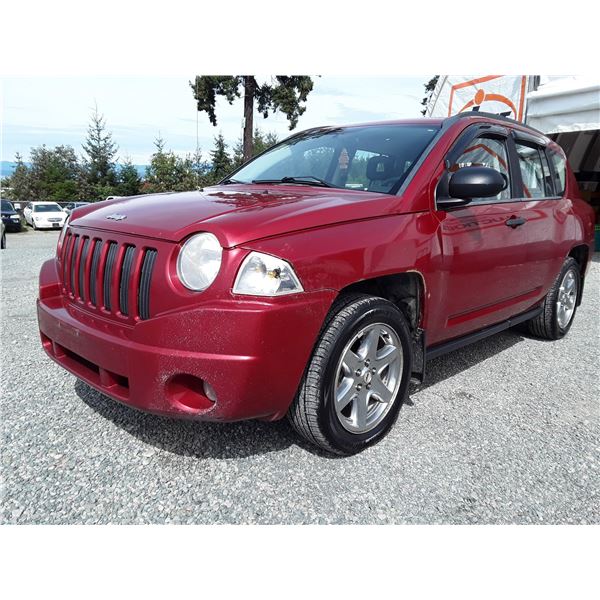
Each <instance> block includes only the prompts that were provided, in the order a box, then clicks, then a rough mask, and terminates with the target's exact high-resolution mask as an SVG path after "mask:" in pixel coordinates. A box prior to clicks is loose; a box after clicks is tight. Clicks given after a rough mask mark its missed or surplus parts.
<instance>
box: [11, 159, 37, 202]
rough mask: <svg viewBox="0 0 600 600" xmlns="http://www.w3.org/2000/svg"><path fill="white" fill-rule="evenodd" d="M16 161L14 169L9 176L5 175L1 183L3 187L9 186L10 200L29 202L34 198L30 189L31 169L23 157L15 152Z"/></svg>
mask: <svg viewBox="0 0 600 600" xmlns="http://www.w3.org/2000/svg"><path fill="white" fill-rule="evenodd" d="M15 162H16V163H17V165H16V167H15V170H14V171H13V172H12V175H11V176H10V177H7V178H6V180H5V182H4V183H3V187H9V188H11V189H10V198H11V200H16V201H17V202H29V201H30V200H34V199H35V198H34V196H33V189H32V178H31V171H30V169H28V168H27V165H25V163H24V162H23V157H22V156H21V155H20V154H19V153H18V152H17V154H16V155H15Z"/></svg>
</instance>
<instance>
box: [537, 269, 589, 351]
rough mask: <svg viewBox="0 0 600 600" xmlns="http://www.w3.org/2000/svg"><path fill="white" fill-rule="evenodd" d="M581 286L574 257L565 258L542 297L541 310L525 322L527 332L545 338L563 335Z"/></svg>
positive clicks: (555, 337) (569, 324)
mask: <svg viewBox="0 0 600 600" xmlns="http://www.w3.org/2000/svg"><path fill="white" fill-rule="evenodd" d="M580 287H581V273H580V271H579V265H578V264H577V261H576V260H575V259H574V258H567V260H566V261H565V262H564V263H563V266H562V268H561V270H560V273H559V274H558V277H557V278H556V280H555V282H554V284H553V285H552V287H551V288H550V290H549V292H548V293H547V294H546V297H545V298H544V303H543V305H542V308H543V310H542V312H541V313H540V314H539V315H538V316H537V317H535V318H533V319H531V321H528V322H527V326H528V328H529V332H530V333H532V334H533V335H535V336H537V337H540V338H544V339H547V340H558V339H560V338H562V337H564V336H565V335H566V334H567V332H568V331H569V329H570V328H571V325H572V324H573V319H574V318H575V312H576V311H577V301H578V300H579V294H580Z"/></svg>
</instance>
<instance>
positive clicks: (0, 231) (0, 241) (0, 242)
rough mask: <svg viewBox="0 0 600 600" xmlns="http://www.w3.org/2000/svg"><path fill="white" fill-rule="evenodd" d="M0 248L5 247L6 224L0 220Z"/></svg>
mask: <svg viewBox="0 0 600 600" xmlns="http://www.w3.org/2000/svg"><path fill="white" fill-rule="evenodd" d="M0 223H1V225H0V250H4V248H6V225H5V224H4V221H0Z"/></svg>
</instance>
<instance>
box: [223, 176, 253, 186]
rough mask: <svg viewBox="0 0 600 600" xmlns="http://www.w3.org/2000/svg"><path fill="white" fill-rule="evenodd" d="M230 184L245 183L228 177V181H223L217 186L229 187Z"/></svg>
mask: <svg viewBox="0 0 600 600" xmlns="http://www.w3.org/2000/svg"><path fill="white" fill-rule="evenodd" d="M231 183H246V182H245V181H240V180H239V179H233V177H229V178H228V179H223V181H221V183H220V184H219V185H229V184H231Z"/></svg>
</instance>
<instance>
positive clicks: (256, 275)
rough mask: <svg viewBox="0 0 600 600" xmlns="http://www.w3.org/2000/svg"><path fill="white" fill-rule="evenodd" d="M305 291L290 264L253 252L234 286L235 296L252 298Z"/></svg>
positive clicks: (246, 259) (245, 261)
mask: <svg viewBox="0 0 600 600" xmlns="http://www.w3.org/2000/svg"><path fill="white" fill-rule="evenodd" d="M303 291H304V288H303V287H302V285H301V284H300V281H299V280H298V277H297V276H296V273H294V269H292V267H291V265H290V264H289V263H287V262H285V260H282V259H281V258H276V257H275V256H271V255H270V254H262V253H261V252H251V253H250V254H249V255H248V256H247V257H246V258H245V259H244V262H243V263H242V266H241V267H240V270H239V271H238V274H237V277H236V278H235V283H234V284H233V293H234V294H249V295H251V296H283V295H284V294H294V293H296V292H303Z"/></svg>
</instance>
